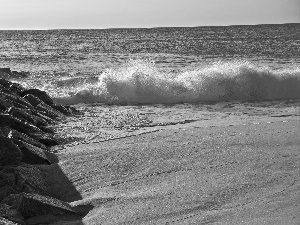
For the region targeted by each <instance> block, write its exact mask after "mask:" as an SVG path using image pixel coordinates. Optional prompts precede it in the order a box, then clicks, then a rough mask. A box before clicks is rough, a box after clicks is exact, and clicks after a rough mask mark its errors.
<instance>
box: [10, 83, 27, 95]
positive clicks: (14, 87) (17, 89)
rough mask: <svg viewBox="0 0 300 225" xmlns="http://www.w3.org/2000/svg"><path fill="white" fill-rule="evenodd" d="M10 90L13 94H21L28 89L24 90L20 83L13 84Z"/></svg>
mask: <svg viewBox="0 0 300 225" xmlns="http://www.w3.org/2000/svg"><path fill="white" fill-rule="evenodd" d="M9 90H11V91H12V92H16V93H18V94H21V93H22V92H23V91H25V90H26V89H25V88H23V86H22V85H21V84H18V83H12V84H11V85H10V86H9Z"/></svg>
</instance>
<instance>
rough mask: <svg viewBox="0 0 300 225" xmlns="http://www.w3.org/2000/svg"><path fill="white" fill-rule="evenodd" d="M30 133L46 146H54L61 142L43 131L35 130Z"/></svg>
mask: <svg viewBox="0 0 300 225" xmlns="http://www.w3.org/2000/svg"><path fill="white" fill-rule="evenodd" d="M28 135H29V136H30V137H32V138H33V139H35V140H37V141H39V142H40V143H42V144H44V145H46V146H53V145H58V144H59V143H58V142H57V141H56V140H55V138H54V137H53V135H51V134H47V133H43V132H35V133H30V134H28Z"/></svg>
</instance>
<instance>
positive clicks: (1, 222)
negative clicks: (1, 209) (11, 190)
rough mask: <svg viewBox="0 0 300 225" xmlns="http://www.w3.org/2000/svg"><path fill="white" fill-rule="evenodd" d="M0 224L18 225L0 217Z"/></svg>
mask: <svg viewBox="0 0 300 225" xmlns="http://www.w3.org/2000/svg"><path fill="white" fill-rule="evenodd" d="M0 224H1V225H19V223H15V222H12V221H10V220H8V219H5V218H3V217H1V216H0Z"/></svg>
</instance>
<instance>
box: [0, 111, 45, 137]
mask: <svg viewBox="0 0 300 225" xmlns="http://www.w3.org/2000/svg"><path fill="white" fill-rule="evenodd" d="M0 126H2V127H5V126H8V127H11V128H12V129H14V130H16V131H19V132H21V133H24V134H29V133H32V132H41V130H40V129H39V128H38V127H36V126H34V125H33V124H30V123H28V122H25V121H22V120H19V119H17V118H15V117H13V116H12V115H10V114H4V113H0Z"/></svg>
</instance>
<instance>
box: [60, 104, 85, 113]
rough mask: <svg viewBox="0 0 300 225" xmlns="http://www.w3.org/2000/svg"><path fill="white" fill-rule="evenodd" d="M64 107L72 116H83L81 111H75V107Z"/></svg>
mask: <svg viewBox="0 0 300 225" xmlns="http://www.w3.org/2000/svg"><path fill="white" fill-rule="evenodd" d="M64 107H65V108H66V109H67V110H68V111H69V112H70V114H72V115H80V114H82V113H81V112H80V111H78V110H77V109H75V108H74V107H72V106H69V105H64Z"/></svg>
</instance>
